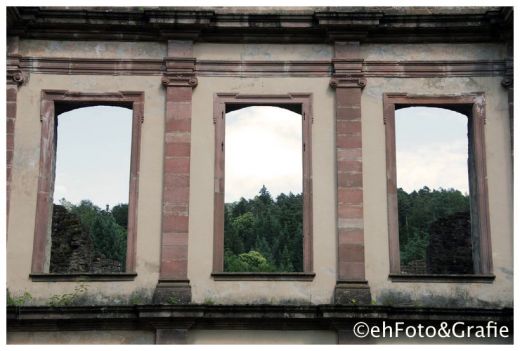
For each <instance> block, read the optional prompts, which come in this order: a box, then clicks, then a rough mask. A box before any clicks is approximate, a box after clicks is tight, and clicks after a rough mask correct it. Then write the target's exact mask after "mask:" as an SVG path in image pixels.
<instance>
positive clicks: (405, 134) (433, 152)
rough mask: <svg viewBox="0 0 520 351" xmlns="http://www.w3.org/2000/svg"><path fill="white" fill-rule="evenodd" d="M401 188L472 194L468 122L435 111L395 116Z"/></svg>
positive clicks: (412, 111) (420, 110)
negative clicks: (468, 161) (458, 191)
mask: <svg viewBox="0 0 520 351" xmlns="http://www.w3.org/2000/svg"><path fill="white" fill-rule="evenodd" d="M395 121H396V123H395V124H396V126H395V133H396V164H397V187H400V188H403V189H404V190H405V191H407V192H410V191H413V190H417V189H421V188H422V187H423V186H425V185H426V186H428V187H429V188H430V189H438V188H444V189H448V188H454V189H457V190H460V191H461V192H462V193H463V194H467V193H469V190H468V166H467V160H468V136H467V134H468V118H467V117H466V116H465V115H463V114H460V113H458V112H454V111H450V110H446V109H442V108H435V107H408V108H404V109H400V110H397V111H396V112H395Z"/></svg>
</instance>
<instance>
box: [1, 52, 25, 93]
mask: <svg viewBox="0 0 520 351" xmlns="http://www.w3.org/2000/svg"><path fill="white" fill-rule="evenodd" d="M20 58H21V56H20V55H9V56H7V70H6V78H7V84H16V85H18V86H20V85H22V84H23V83H25V82H26V81H27V73H25V72H23V71H22V70H21V69H20Z"/></svg>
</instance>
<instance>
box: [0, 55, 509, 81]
mask: <svg viewBox="0 0 520 351" xmlns="http://www.w3.org/2000/svg"><path fill="white" fill-rule="evenodd" d="M16 60H18V61H14V62H15V63H11V64H10V63H9V62H10V61H9V58H8V72H11V73H15V72H18V71H20V72H21V74H22V75H24V74H28V73H29V72H33V73H46V74H95V75H164V76H165V77H166V78H168V80H172V81H177V82H178V83H174V84H181V83H179V81H180V82H182V81H183V80H184V81H186V80H187V81H188V82H187V83H186V84H188V85H190V84H195V83H194V82H193V81H192V82H191V83H189V80H190V78H193V77H194V76H208V77H209V76H229V77H331V76H332V75H333V71H334V72H335V74H338V75H352V76H356V77H365V78H370V77H387V78H415V77H417V78H429V77H471V76H480V77H490V76H504V77H511V78H512V72H513V60H512V59H510V60H509V59H507V60H480V61H363V60H338V59H333V60H332V61H325V60H323V61H235V60H230V61H227V60H226V61H225V60H195V59H194V58H187V59H186V58H166V59H163V60H161V59H158V60H150V59H148V60H143V59H92V58H51V57H18V58H17V59H16ZM18 62H19V63H18ZM20 72H19V73H20ZM24 72H25V73H24ZM508 72H509V73H508ZM8 74H9V73H8ZM165 82H166V80H165ZM165 84H169V83H165ZM182 84H184V83H182Z"/></svg>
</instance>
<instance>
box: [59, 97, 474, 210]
mask: <svg viewBox="0 0 520 351" xmlns="http://www.w3.org/2000/svg"><path fill="white" fill-rule="evenodd" d="M131 118H132V112H131V110H129V109H125V108H121V107H109V106H95V107H88V108H80V109H76V110H73V111H70V112H67V113H64V114H62V115H60V116H59V117H58V120H59V124H58V149H57V164H56V183H55V193H54V202H55V203H58V202H59V200H60V199H61V198H63V197H64V198H66V199H67V200H68V201H71V202H72V203H78V202H79V201H81V200H83V199H90V200H91V201H92V202H94V204H96V205H98V206H100V207H102V208H104V207H105V206H106V205H107V204H108V205H110V207H112V206H114V205H116V204H118V203H127V202H128V182H129V172H130V142H131ZM467 140H468V139H467V117H466V116H463V115H461V114H459V113H457V112H453V111H448V110H444V109H439V108H430V107H428V108H427V107H411V108H405V109H400V110H398V111H396V150H397V155H396V156H397V159H396V160H397V184H398V187H402V188H403V189H405V190H406V191H413V190H416V189H420V188H422V187H423V186H425V185H426V186H428V187H430V188H431V189H438V188H440V187H442V188H455V189H458V190H460V191H462V192H463V193H468V176H467V175H468V171H467V154H468V153H467V148H468V145H467V144H468V141H467ZM92 141H94V143H93V142H92ZM225 171H226V177H225V181H226V184H225V187H226V189H225V190H226V193H225V202H233V201H237V200H239V199H240V198H241V197H245V198H252V197H254V196H255V195H257V194H258V191H259V189H260V188H261V187H262V185H265V186H266V187H267V189H268V190H269V191H270V192H271V195H272V196H273V198H275V197H276V196H277V195H278V194H280V193H282V192H283V193H289V192H292V193H295V194H297V193H300V192H301V191H302V120H301V115H299V114H297V113H294V112H291V111H288V110H285V109H282V108H278V107H269V106H254V107H248V108H243V109H240V110H237V111H233V112H230V113H227V114H226V170H225Z"/></svg>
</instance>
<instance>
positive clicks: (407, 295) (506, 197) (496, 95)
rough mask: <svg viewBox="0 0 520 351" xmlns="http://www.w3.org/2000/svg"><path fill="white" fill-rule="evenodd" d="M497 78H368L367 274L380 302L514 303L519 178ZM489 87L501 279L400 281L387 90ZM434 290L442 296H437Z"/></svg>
mask: <svg viewBox="0 0 520 351" xmlns="http://www.w3.org/2000/svg"><path fill="white" fill-rule="evenodd" d="M500 81H501V79H500V78H499V77H494V78H443V79H439V78H429V79H379V78H377V79H376V78H372V79H368V83H367V86H366V87H365V90H364V91H363V95H362V105H361V109H362V111H363V117H362V118H363V167H364V170H363V171H364V172H363V185H364V191H365V193H364V202H365V203H364V210H365V213H364V217H365V257H366V261H365V262H366V277H367V280H368V281H369V283H370V287H371V290H372V294H373V298H374V299H375V300H376V301H377V302H378V303H385V301H387V302H398V301H401V302H404V303H405V302H406V301H407V300H408V302H411V303H414V304H419V305H420V304H423V305H429V304H432V305H446V304H450V303H453V304H462V305H464V304H466V305H472V306H475V305H485V304H486V303H491V304H494V303H496V304H498V305H508V306H512V301H513V211H512V204H513V198H512V196H513V195H512V194H513V189H512V184H513V179H512V168H511V160H510V158H509V121H508V120H509V116H508V110H507V108H508V106H507V94H506V91H505V89H503V88H502V87H501V85H500ZM476 91H483V92H485V96H486V116H487V123H486V125H485V141H486V157H487V176H488V191H489V215H490V228H491V241H492V251H493V265H494V273H495V275H496V280H495V281H494V282H493V283H492V284H484V283H460V284H455V283H423V282H420V283H419V282H418V283H400V282H399V283H397V282H390V281H389V280H388V279H387V276H388V272H389V266H388V262H389V256H388V255H389V253H388V224H387V207H386V157H385V128H384V124H383V98H382V94H383V93H385V92H406V93H413V94H437V95H441V94H461V93H470V92H476ZM432 296H438V297H437V298H433V297H432Z"/></svg>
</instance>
